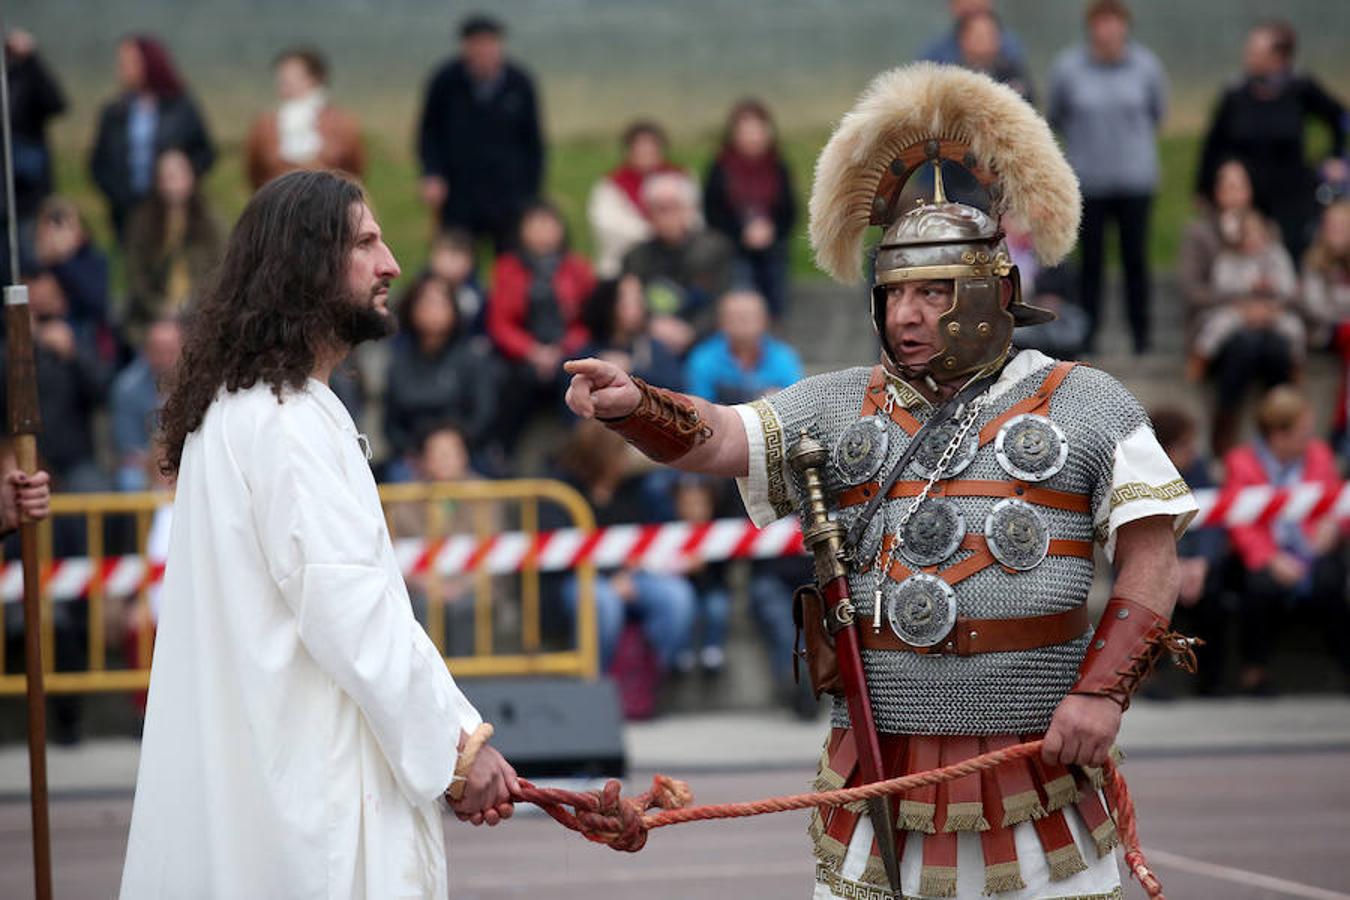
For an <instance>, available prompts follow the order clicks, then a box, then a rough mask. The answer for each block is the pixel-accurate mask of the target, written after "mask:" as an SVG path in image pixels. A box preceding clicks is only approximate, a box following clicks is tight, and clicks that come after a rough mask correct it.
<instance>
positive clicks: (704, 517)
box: [673, 474, 731, 676]
mask: <svg viewBox="0 0 1350 900" xmlns="http://www.w3.org/2000/svg"><path fill="white" fill-rule="evenodd" d="M717 489H718V485H717V483H716V482H713V481H711V480H710V479H708V478H706V477H704V476H702V475H693V474H682V475H680V476H679V477H678V478H677V479H676V480H675V485H674V498H673V499H674V504H675V517H676V518H677V519H679V520H680V521H681V522H688V523H690V524H693V525H699V524H703V523H706V522H711V521H712V520H713V517H714V511H715V510H716V508H717V493H718V490H717ZM681 574H682V575H684V577H685V578H687V579H689V583H690V584H691V585H693V588H694V605H695V621H696V622H697V626H698V627H697V633H698V640H697V642H695V643H692V644H691V646H690V647H689V648H688V649H687V650H686V651H685V652H684V653H683V654H681V656H680V658H678V659H676V661H675V664H676V667H677V668H679V669H680V670H682V671H692V670H693V668H694V666H695V664H696V663H697V665H698V666H699V667H701V668H702V669H703V671H704V673H705V674H707V675H710V676H717V675H721V674H722V670H723V669H724V668H725V667H726V662H727V620H728V619H729V618H730V617H731V590H730V587H729V586H728V584H727V563H726V562H712V563H709V562H702V561H694V562H693V563H692V564H690V565H687V566H685V567H683V568H682V571H681Z"/></svg>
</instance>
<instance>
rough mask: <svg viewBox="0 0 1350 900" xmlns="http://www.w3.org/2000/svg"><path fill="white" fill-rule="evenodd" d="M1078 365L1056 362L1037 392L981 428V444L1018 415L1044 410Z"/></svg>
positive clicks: (985, 442) (990, 439) (991, 438)
mask: <svg viewBox="0 0 1350 900" xmlns="http://www.w3.org/2000/svg"><path fill="white" fill-rule="evenodd" d="M1077 365H1078V363H1076V362H1061V363H1056V364H1055V366H1054V368H1052V369H1051V370H1050V371H1049V372H1048V373H1047V374H1046V376H1045V380H1044V381H1042V382H1041V386H1040V387H1039V388H1037V389H1036V393H1034V394H1032V395H1031V396H1030V397H1028V398H1026V399H1025V400H1021V401H1019V402H1017V403H1014V404H1013V405H1012V406H1010V407H1008V408H1007V409H1006V410H1004V411H1003V413H1002V414H1001V415H999V416H996V417H995V418H993V419H990V420H989V422H988V424H986V425H985V426H984V427H983V428H981V429H980V446H981V447H983V446H984V445H985V444H987V443H989V442H990V441H992V440H993V439H994V438H995V437H997V436H998V430H999V429H1000V428H1002V427H1003V426H1004V425H1006V424H1007V423H1008V422H1009V421H1011V420H1012V419H1015V418H1016V417H1017V416H1020V415H1022V414H1023V413H1040V412H1043V411H1044V410H1045V409H1046V408H1047V407H1048V406H1049V405H1050V398H1051V396H1053V395H1054V393H1055V391H1057V390H1059V386H1060V385H1061V384H1063V383H1064V379H1065V378H1067V377H1068V376H1069V372H1071V371H1073V368H1074V366H1077Z"/></svg>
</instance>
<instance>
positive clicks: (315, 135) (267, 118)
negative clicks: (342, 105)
mask: <svg viewBox="0 0 1350 900" xmlns="http://www.w3.org/2000/svg"><path fill="white" fill-rule="evenodd" d="M272 71H273V73H274V74H275V76H276V88H277V99H278V101H280V102H279V103H278V105H277V108H276V110H275V111H274V112H269V113H266V114H264V115H262V116H259V117H258V119H257V121H255V122H254V123H253V128H252V130H251V131H249V134H248V138H247V140H246V142H245V146H244V167H245V169H246V170H247V172H248V180H249V183H250V184H251V185H252V186H253V189H254V190H255V191H256V190H257V189H258V188H260V187H262V186H263V185H264V184H266V183H267V182H269V181H271V180H272V179H273V178H276V177H277V176H278V175H283V174H285V173H286V172H290V171H293V170H295V169H339V170H341V171H343V172H349V173H351V174H352V175H355V176H356V177H357V178H362V177H364V176H365V172H366V150H365V146H364V145H363V144H362V143H361V125H360V123H358V122H357V121H356V118H355V117H354V116H352V114H351V113H348V112H346V111H344V110H341V109H338V108H337V107H336V106H334V105H333V104H332V103H330V102H329V99H328V62H327V61H326V60H325V59H324V58H323V55H322V54H320V53H319V51H317V50H315V49H313V48H311V47H292V48H291V49H289V50H283V51H282V52H281V53H280V54H279V55H278V56H277V58H276V61H275V62H273V63H272Z"/></svg>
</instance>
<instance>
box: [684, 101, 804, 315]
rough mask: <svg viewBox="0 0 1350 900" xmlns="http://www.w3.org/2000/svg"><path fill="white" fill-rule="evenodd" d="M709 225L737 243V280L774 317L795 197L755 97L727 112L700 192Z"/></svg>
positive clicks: (779, 306) (781, 294)
mask: <svg viewBox="0 0 1350 900" xmlns="http://www.w3.org/2000/svg"><path fill="white" fill-rule="evenodd" d="M703 215H704V217H705V218H706V219H707V220H708V227H709V228H712V229H714V230H716V231H719V232H721V233H722V234H723V235H725V236H726V237H727V239H728V240H730V241H732V242H733V243H734V244H735V245H736V255H737V263H738V267H739V268H740V269H741V272H740V274H739V278H740V280H741V281H745V282H748V283H750V284H753V285H754V287H755V289H756V290H758V291H759V292H760V294H762V295H763V296H764V299H765V300H766V301H768V304H769V312H770V314H771V315H772V316H773V317H774V318H775V319H778V318H780V317H781V316H782V315H783V312H784V310H785V309H786V308H787V280H788V240H789V238H790V237H791V236H792V226H793V225H794V224H796V220H797V199H796V197H795V196H794V195H793V190H792V178H791V176H790V174H789V173H788V167H787V163H786V162H784V160H783V155H782V153H780V152H779V150H778V140H777V136H776V134H775V131H774V124H773V117H772V116H771V115H770V114H769V110H768V107H766V106H765V105H764V104H763V103H761V102H759V101H758V100H742V101H741V102H739V103H737V104H736V105H735V106H734V107H732V110H731V114H730V115H728V116H727V127H726V133H725V134H724V136H723V138H722V149H721V150H720V151H719V152H718V154H717V159H715V160H714V161H713V164H712V166H711V167H710V168H709V169H708V184H707V187H706V188H705V189H704V191H703Z"/></svg>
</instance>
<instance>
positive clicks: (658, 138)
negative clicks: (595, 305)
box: [586, 120, 684, 278]
mask: <svg viewBox="0 0 1350 900" xmlns="http://www.w3.org/2000/svg"><path fill="white" fill-rule="evenodd" d="M669 149H670V142H669V141H668V139H667V138H666V132H665V129H663V128H662V127H661V126H660V125H657V124H656V123H655V122H649V121H646V120H642V121H638V122H634V123H632V124H631V125H629V126H628V127H627V128H626V129H624V132H623V162H622V163H620V164H619V165H618V166H617V167H616V168H614V169H613V170H612V171H610V172H609V174H607V175H605V177H603V178H601V179H600V180H599V181H597V182H596V183H595V187H593V188H591V196H590V199H589V200H588V201H587V202H586V219H587V221H589V222H590V225H591V234H592V235H593V236H594V238H595V271H596V274H597V275H599V276H600V277H601V278H613V277H614V276H615V275H618V274H619V269H620V267H621V266H622V265H623V257H624V254H626V253H627V252H628V251H629V250H631V249H633V248H634V247H636V246H637V245H638V244H640V243H642V242H643V241H645V240H647V239H649V238H650V237H651V236H652V226H651V221H650V217H649V216H648V214H647V208H646V205H645V204H644V203H643V200H642V186H643V185H644V184H646V182H647V179H648V178H649V177H650V176H652V175H659V174H661V173H663V172H674V173H681V172H683V171H684V170H683V169H681V168H680V167H679V166H677V165H675V164H674V163H672V162H670V161H669V160H668V159H667V158H666V153H667V151H668V150H669Z"/></svg>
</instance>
